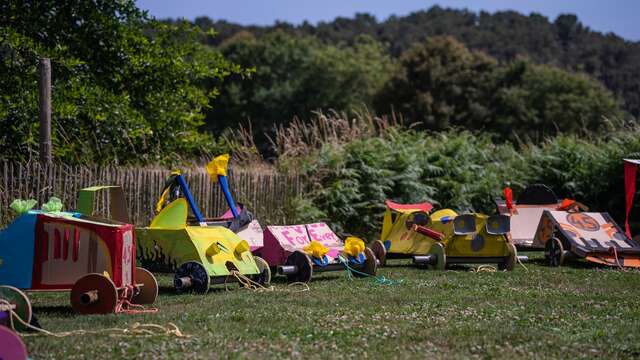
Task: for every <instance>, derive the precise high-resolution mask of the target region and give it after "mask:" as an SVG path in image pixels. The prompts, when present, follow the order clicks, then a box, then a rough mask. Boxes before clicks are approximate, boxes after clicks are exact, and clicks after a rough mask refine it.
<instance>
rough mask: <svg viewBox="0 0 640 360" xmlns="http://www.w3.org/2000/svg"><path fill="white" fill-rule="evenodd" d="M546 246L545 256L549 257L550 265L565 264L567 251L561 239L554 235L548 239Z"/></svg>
mask: <svg viewBox="0 0 640 360" xmlns="http://www.w3.org/2000/svg"><path fill="white" fill-rule="evenodd" d="M544 248H545V249H544V257H545V258H546V259H547V262H548V264H549V266H551V267H558V266H562V264H564V259H565V256H566V254H567V252H566V251H565V250H564V246H562V241H560V239H558V238H557V237H552V238H551V239H549V240H548V241H547V243H546V244H545V247H544Z"/></svg>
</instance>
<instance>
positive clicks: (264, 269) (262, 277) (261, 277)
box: [251, 256, 271, 286]
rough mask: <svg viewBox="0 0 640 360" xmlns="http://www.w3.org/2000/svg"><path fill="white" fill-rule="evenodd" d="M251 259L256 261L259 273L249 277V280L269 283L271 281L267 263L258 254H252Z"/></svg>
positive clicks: (264, 283)
mask: <svg viewBox="0 0 640 360" xmlns="http://www.w3.org/2000/svg"><path fill="white" fill-rule="evenodd" d="M253 260H254V261H255V262H256V265H257V266H258V270H260V273H259V274H257V275H253V276H252V277H251V280H253V281H255V282H257V283H258V284H260V285H264V286H266V285H269V284H270V283H271V269H270V268H269V264H268V263H267V262H266V261H265V260H264V259H263V258H261V257H259V256H254V257H253Z"/></svg>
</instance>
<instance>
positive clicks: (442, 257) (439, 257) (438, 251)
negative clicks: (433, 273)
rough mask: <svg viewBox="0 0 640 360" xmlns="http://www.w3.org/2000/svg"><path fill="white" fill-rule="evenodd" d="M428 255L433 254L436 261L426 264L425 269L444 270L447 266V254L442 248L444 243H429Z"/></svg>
mask: <svg viewBox="0 0 640 360" xmlns="http://www.w3.org/2000/svg"><path fill="white" fill-rule="evenodd" d="M429 255H434V256H435V257H436V262H435V263H434V264H431V265H427V269H429V270H444V269H445V268H446V266H447V254H446V253H445V250H444V245H442V244H441V243H439V242H437V243H433V245H431V249H429Z"/></svg>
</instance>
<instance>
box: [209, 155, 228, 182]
mask: <svg viewBox="0 0 640 360" xmlns="http://www.w3.org/2000/svg"><path fill="white" fill-rule="evenodd" d="M228 164H229V154H224V155H220V156H216V157H215V158H214V159H213V160H211V162H209V163H208V164H207V172H208V173H209V176H211V180H213V182H217V181H218V176H219V175H222V176H227V165H228Z"/></svg>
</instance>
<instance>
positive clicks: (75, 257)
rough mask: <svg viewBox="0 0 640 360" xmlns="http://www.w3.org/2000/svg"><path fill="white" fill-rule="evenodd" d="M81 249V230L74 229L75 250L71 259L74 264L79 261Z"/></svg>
mask: <svg viewBox="0 0 640 360" xmlns="http://www.w3.org/2000/svg"><path fill="white" fill-rule="evenodd" d="M79 249H80V230H78V228H75V229H73V250H72V252H71V258H72V259H73V262H76V261H78V250H79Z"/></svg>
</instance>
